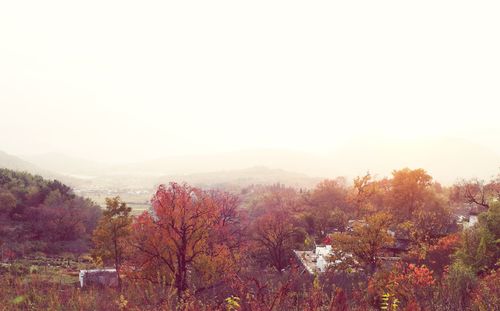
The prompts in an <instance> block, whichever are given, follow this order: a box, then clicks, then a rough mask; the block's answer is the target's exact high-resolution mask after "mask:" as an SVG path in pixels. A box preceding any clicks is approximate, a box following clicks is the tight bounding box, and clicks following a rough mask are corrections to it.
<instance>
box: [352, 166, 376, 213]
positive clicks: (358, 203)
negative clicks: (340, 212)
mask: <svg viewBox="0 0 500 311" xmlns="http://www.w3.org/2000/svg"><path fill="white" fill-rule="evenodd" d="M376 192H377V186H376V183H374V182H373V180H372V176H371V175H370V173H367V174H366V175H364V176H358V177H356V178H354V181H353V187H352V190H351V193H350V195H349V202H350V203H351V204H352V206H353V207H354V210H355V212H354V213H355V216H356V217H357V218H359V217H361V216H362V215H364V214H366V213H367V212H370V211H372V210H373V204H372V202H371V199H372V198H373V197H374V196H375V194H376Z"/></svg>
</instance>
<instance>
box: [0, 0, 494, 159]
mask: <svg viewBox="0 0 500 311" xmlns="http://www.w3.org/2000/svg"><path fill="white" fill-rule="evenodd" d="M498 16H500V2H498V1H456V0H454V1H436V0H432V1H425V0H424V1H290V0H288V1H270V0H266V1H258V0H257V1H234V0H231V1H216V0H215V1H124V0H120V1H106V0H99V1H93V0H88V1H68V0H64V1H52V0H46V1H23V0H18V1H2V2H0V150H3V151H6V152H9V153H12V154H37V153H45V152H62V153H66V154H69V155H73V156H78V157H82V158H87V159H92V160H99V161H108V162H127V161H140V160H146V159H152V158H156V157H160V156H167V155H181V154H200V153H217V152H225V151H232V150H245V149H269V148H272V149H286V150H297V151H305V152H316V153H325V152H330V151H334V150H336V149H338V148H341V146H342V145H344V144H348V143H349V142H350V141H354V140H355V141H359V142H361V143H362V142H363V141H370V142H372V141H374V140H377V139H383V140H409V141H411V140H413V139H434V138H440V137H453V138H460V139H464V140H467V141H471V142H474V143H477V144H481V145H484V146H488V147H490V148H491V149H493V150H495V151H496V152H497V153H500V144H499V142H500V122H499V117H500V57H499V55H500V40H498V38H499V30H500V19H499V18H498Z"/></svg>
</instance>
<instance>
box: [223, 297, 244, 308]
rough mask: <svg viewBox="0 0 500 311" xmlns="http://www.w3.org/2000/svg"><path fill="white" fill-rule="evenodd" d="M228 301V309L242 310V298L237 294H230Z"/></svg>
mask: <svg viewBox="0 0 500 311" xmlns="http://www.w3.org/2000/svg"><path fill="white" fill-rule="evenodd" d="M224 301H225V302H226V311H235V310H240V308H241V306H240V298H239V297H235V296H230V297H227V298H226V299H225V300H224Z"/></svg>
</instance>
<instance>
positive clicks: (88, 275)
mask: <svg viewBox="0 0 500 311" xmlns="http://www.w3.org/2000/svg"><path fill="white" fill-rule="evenodd" d="M79 280H80V287H82V288H83V287H87V286H90V285H98V286H108V287H117V286H118V274H117V273H116V269H92V270H80V276H79Z"/></svg>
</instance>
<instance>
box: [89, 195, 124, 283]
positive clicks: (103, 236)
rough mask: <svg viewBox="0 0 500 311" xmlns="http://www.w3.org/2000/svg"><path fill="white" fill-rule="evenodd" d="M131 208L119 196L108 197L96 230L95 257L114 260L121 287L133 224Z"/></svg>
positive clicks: (94, 239)
mask: <svg viewBox="0 0 500 311" xmlns="http://www.w3.org/2000/svg"><path fill="white" fill-rule="evenodd" d="M131 210H132V209H131V208H130V207H127V204H126V203H124V202H122V201H121V199H120V198H119V197H115V198H106V210H105V211H104V212H103V217H102V218H101V220H100V221H99V224H98V226H97V228H96V229H95V231H94V234H93V237H92V240H93V242H94V244H95V248H94V249H93V252H92V254H93V257H94V258H97V257H99V258H101V259H102V260H103V261H113V262H114V266H115V269H116V273H117V275H118V287H119V288H121V277H120V268H121V265H122V262H123V259H124V255H125V249H126V245H125V241H126V239H127V237H128V236H129V235H130V232H131V231H130V228H131V226H130V225H131V224H132V216H131V215H130V212H131Z"/></svg>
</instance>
